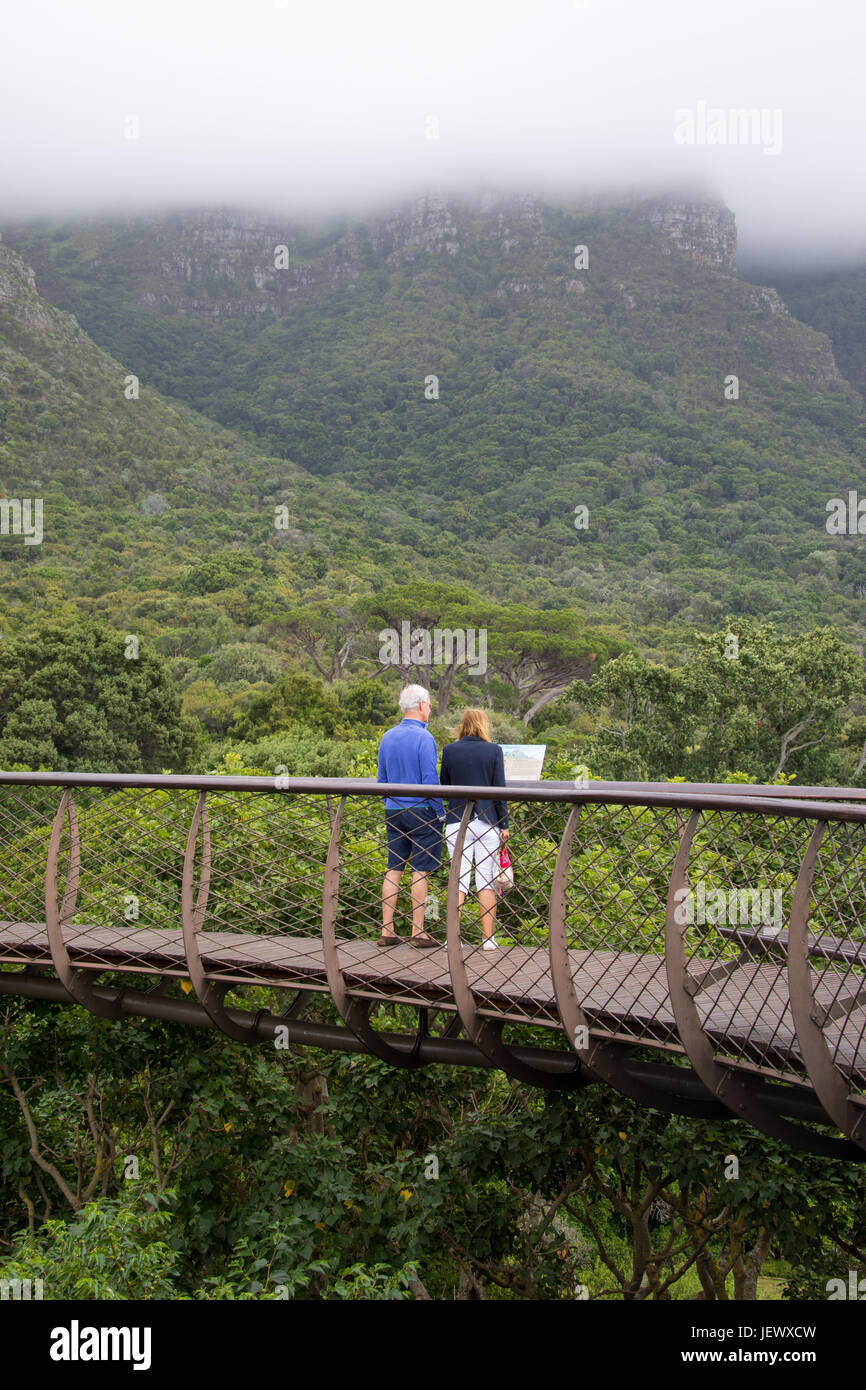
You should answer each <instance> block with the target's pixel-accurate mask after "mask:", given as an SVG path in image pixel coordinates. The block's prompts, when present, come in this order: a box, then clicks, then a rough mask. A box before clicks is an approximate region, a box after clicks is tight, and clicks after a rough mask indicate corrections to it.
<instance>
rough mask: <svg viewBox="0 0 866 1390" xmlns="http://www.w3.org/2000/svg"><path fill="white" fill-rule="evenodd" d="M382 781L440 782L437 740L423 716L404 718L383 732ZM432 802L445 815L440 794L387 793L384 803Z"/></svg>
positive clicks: (401, 805) (389, 806) (395, 808)
mask: <svg viewBox="0 0 866 1390" xmlns="http://www.w3.org/2000/svg"><path fill="white" fill-rule="evenodd" d="M378 780H379V781H380V782H402V783H403V784H404V786H418V785H426V784H427V783H431V784H432V785H434V786H437V787H438V785H439V774H438V773H437V771H436V740H435V738H434V737H433V735H432V734H431V733H430V730H429V729H428V728H427V725H426V724H424V723H422V721H421V720H420V719H403V720H401V722H400V723H399V724H397V725H396V726H395V727H394V728H393V729H389V730H388V732H387V733H386V734H383V735H382V742H381V743H380V744H379V772H378ZM425 801H426V804H427V805H429V806H432V807H433V809H434V810H435V812H436V814H437V816H442V815H444V811H443V809H442V802H441V800H440V799H439V798H438V797H432V796H431V797H426V798H424V797H420V796H386V797H385V807H386V809H387V810H389V811H400V810H402V809H403V808H404V807H405V806H422V805H424V804H425Z"/></svg>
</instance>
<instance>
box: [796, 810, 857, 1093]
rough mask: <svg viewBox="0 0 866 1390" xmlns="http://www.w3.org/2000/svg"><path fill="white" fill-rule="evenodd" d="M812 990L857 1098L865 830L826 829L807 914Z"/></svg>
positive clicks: (840, 825)
mask: <svg viewBox="0 0 866 1390" xmlns="http://www.w3.org/2000/svg"><path fill="white" fill-rule="evenodd" d="M809 948H810V966H811V976H812V990H813V994H814V996H815V999H816V1003H818V1004H819V1006H820V1007H821V1008H823V1009H824V1010H826V1011H827V1014H828V1015H829V1017H827V1018H826V1019H825V1021H824V1024H823V1028H824V1036H825V1039H826V1041H827V1044H828V1046H829V1048H830V1051H831V1053H832V1056H833V1061H834V1062H835V1064H836V1066H837V1067H838V1068H839V1070H840V1071H841V1072H842V1073H843V1075H844V1076H845V1078H846V1080H847V1081H848V1082H849V1084H850V1086H851V1088H852V1091H853V1093H854V1094H855V1095H857V1096H862V1095H863V1094H864V1089H866V827H864V826H863V825H854V824H849V823H846V822H844V821H832V822H830V823H829V824H828V826H827V830H826V832H825V835H824V838H823V840H822V842H821V847H820V849H819V851H818V859H817V863H816V866H815V876H814V879H813V883H812V893H811V902H810V911H809Z"/></svg>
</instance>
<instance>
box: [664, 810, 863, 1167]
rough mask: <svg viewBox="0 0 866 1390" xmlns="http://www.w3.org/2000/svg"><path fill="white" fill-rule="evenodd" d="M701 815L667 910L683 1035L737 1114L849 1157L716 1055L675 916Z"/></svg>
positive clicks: (715, 1091)
mask: <svg viewBox="0 0 866 1390" xmlns="http://www.w3.org/2000/svg"><path fill="white" fill-rule="evenodd" d="M699 820H700V812H699V811H696V810H695V811H692V814H691V816H690V817H689V821H688V824H687V825H686V828H685V830H684V831H683V834H682V836H681V838H680V845H679V849H678V851H677V857H676V859H675V861H674V867H673V870H672V872H671V878H670V883H669V886H668V901H667V911H666V914H665V969H666V971H667V977H668V993H669V995H670V1001H671V1007H672V1009H673V1013H674V1018H675V1019H676V1024H677V1031H678V1032H679V1035H680V1041H681V1042H682V1044H683V1047H684V1048H685V1050H686V1053H687V1055H688V1058H689V1061H690V1062H691V1064H692V1066H693V1067H694V1069H695V1071H696V1072H697V1074H698V1076H699V1077H700V1078H701V1080H702V1081H703V1083H704V1085H705V1086H706V1088H707V1090H708V1091H709V1092H710V1095H711V1096H713V1097H715V1099H716V1100H720V1101H721V1102H722V1103H723V1104H724V1105H727V1106H728V1108H729V1109H730V1110H731V1111H732V1112H733V1113H734V1115H736V1116H738V1118H740V1119H743V1120H747V1121H748V1123H749V1124H750V1125H752V1126H753V1127H754V1128H755V1129H758V1130H760V1131H761V1132H762V1133H764V1134H767V1135H769V1136H770V1138H772V1139H778V1140H780V1141H781V1142H782V1143H784V1144H787V1145H788V1147H789V1148H792V1149H802V1150H804V1151H806V1152H812V1153H820V1154H821V1155H822V1156H824V1157H826V1158H850V1157H851V1156H852V1151H853V1152H858V1150H857V1147H856V1145H853V1144H850V1143H849V1142H847V1141H845V1140H840V1139H831V1138H829V1137H827V1136H824V1135H820V1134H815V1133H814V1132H808V1131H804V1130H802V1129H801V1128H800V1127H799V1126H798V1125H794V1124H791V1123H790V1122H789V1121H788V1120H785V1119H783V1118H782V1117H781V1115H777V1114H774V1113H773V1111H772V1110H770V1109H769V1108H768V1107H767V1106H765V1105H764V1104H763V1103H762V1102H761V1100H760V1099H759V1098H758V1097H757V1096H756V1094H755V1093H754V1091H753V1089H752V1088H751V1086H750V1085H749V1083H748V1081H747V1080H746V1078H745V1077H743V1076H738V1075H737V1072H736V1070H735V1069H734V1067H732V1066H730V1065H726V1064H723V1063H721V1062H719V1061H718V1060H717V1058H716V1053H715V1048H714V1047H713V1044H712V1042H711V1041H710V1039H709V1038H708V1037H707V1034H706V1033H705V1032H704V1028H703V1025H702V1023H701V1019H700V1015H699V1013H698V1010H697V1005H696V1004H695V1000H694V997H693V995H691V994H690V993H689V990H688V988H687V986H688V985H689V983H690V979H689V972H688V969H687V966H686V955H685V931H686V925H687V924H686V923H682V924H681V923H680V922H678V921H677V909H678V907H679V905H680V900H681V899H680V898H678V897H677V894H678V891H679V890H683V889H684V890H685V891H686V892H688V890H689V882H688V863H689V856H690V853H691V848H692V842H693V840H694V837H695V832H696V830H697V828H698V822H699Z"/></svg>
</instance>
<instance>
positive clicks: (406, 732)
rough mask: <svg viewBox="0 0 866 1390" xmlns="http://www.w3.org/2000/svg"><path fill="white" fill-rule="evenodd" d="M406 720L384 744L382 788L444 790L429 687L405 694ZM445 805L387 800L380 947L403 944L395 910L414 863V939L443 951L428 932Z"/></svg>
mask: <svg viewBox="0 0 866 1390" xmlns="http://www.w3.org/2000/svg"><path fill="white" fill-rule="evenodd" d="M400 709H401V711H402V714H403V718H402V720H401V722H400V723H399V724H398V725H397V726H396V728H393V729H389V730H388V732H387V733H386V734H384V735H383V737H382V742H381V743H380V744H379V774H378V780H379V781H380V782H393V783H395V784H399V783H403V784H404V785H407V786H412V785H415V786H418V785H425V784H426V783H428V782H429V783H431V784H432V785H434V786H438V785H439V776H438V773H437V771H436V740H435V738H434V737H433V735H432V734H431V733H430V731H429V729H428V728H427V720H428V719H429V718H430V694H429V692H428V691H427V690H425V689H424V687H423V685H407V686H406V687H405V688H404V689H403V690H401V692H400ZM444 814H445V813H444V811H443V809H442V802H441V800H440V799H439V798H438V797H418V796H386V797H385V830H386V833H387V836H388V871H387V873H386V874H385V878H384V881H383V883H382V935H381V936H380V937H379V942H378V944H379V945H380V946H393V945H394V944H395V943H396V942H397V941H399V940H400V938H399V937H398V936H397V934H396V933H395V931H394V908H395V907H396V904H397V895H398V893H399V892H400V879H401V878H402V876H403V870H404V869H405V867H406V865H407V863H409V860H410V859H411V861H412V939H411V944H412V945H413V946H418V947H421V948H423V947H430V946H438V945H439V942H438V941H434V939H433V937H432V936H429V935H428V933H427V932H426V931H425V930H424V909H425V907H426V904H427V875H428V874H431V873H434V872H435V870H436V869H438V868H439V864H440V862H441V860H442V821H443V819H444Z"/></svg>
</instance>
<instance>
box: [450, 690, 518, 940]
mask: <svg viewBox="0 0 866 1390" xmlns="http://www.w3.org/2000/svg"><path fill="white" fill-rule="evenodd" d="M455 733H456V738H457V742H456V743H448V744H446V745H445V747H444V748H443V750H442V764H441V766H440V769H439V781H440V782H441V783H442V785H443V786H452V787H504V786H505V762H504V759H503V757H502V749H501V748H500V746H499V744H498V743H493V742H491V739H490V725H489V723H488V720H487V713H486V711H485V710H483V709H467V710H464V711H463V718H462V719H461V721H460V726H459V728H458V729H457V730H456V731H455ZM443 800H445V801H446V802H447V806H448V813H447V815H446V818H445V839H446V841H447V843H448V852H449V854H450V855H451V858H452V859H453V858H454V846H455V842H456V840H457V832H458V830H459V828H460V820H461V818H462V816H463V811H464V809H465V806H466V802H465V800H463V799H462V798H461V799H458V800H452V801H447V798H446V797H443ZM507 839H508V806H507V805H506V803H505V802H504V801H476V803H475V809H474V812H473V815H472V819H471V820H470V822H469V824H468V825H467V827H466V839H465V840H464V842H463V853H462V855H461V859H460V894H459V902H460V907H461V908H462V907H463V904H464V902H465V901H466V894H467V893H468V892H469V882H470V879H471V877H472V867H473V864H474V866H475V890H476V892H477V893H478V903H479V906H480V908H481V933H482V936H483V937H484V950H485V951H495V950H496V941H495V939H494V936H493V920H494V917H495V915H496V886H495V883H494V880H495V878H496V875H497V874H498V872H499V851H500V847H501V846H502V845H504V844H505V841H506V840H507Z"/></svg>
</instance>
